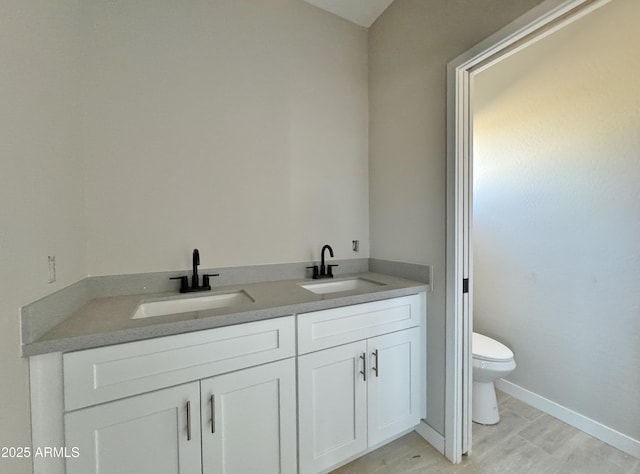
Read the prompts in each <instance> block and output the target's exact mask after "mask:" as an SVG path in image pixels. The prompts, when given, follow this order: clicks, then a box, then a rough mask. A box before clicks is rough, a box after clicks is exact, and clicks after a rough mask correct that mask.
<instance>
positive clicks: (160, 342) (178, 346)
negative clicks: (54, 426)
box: [63, 316, 295, 411]
mask: <svg viewBox="0 0 640 474" xmlns="http://www.w3.org/2000/svg"><path fill="white" fill-rule="evenodd" d="M293 355H295V324H294V319H293V316H287V317H283V318H276V319H269V320H266V321H258V322H255V323H246V324H238V325H235V326H228V327H222V328H216V329H209V330H205V331H198V332H192V333H188V334H179V335H176V336H167V337H160V338H157V339H150V340H146V341H138V342H130V343H126V344H118V345H114V346H108V347H101V348H97V349H89V350H86V351H78V352H71V353H68V354H64V356H63V367H64V403H65V410H66V411H70V410H75V409H77V408H82V407H85V406H89V405H95V404H97V403H102V402H105V401H109V400H115V399H117V398H122V397H128V396H130V395H135V394H138V393H144V392H149V391H151V390H156V389H159V388H164V387H168V386H171V385H176V384H179V383H184V382H188V381H190V380H197V379H201V378H204V377H210V376H212V375H216V374H221V373H224V372H230V371H233V370H238V369H242V368H245V367H251V366H254V365H259V364H264V363H266V362H271V361H274V360H279V359H284V358H287V357H291V356H293Z"/></svg>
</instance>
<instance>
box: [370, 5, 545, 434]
mask: <svg viewBox="0 0 640 474" xmlns="http://www.w3.org/2000/svg"><path fill="white" fill-rule="evenodd" d="M538 3H540V0H513V1H509V2H505V1H500V0H486V1H482V2H478V1H477V0H429V1H425V0H395V1H394V2H393V3H392V4H391V6H389V8H387V10H386V11H385V12H384V13H383V14H382V16H381V17H380V18H378V20H377V21H376V22H375V23H374V24H373V25H372V27H371V28H370V30H369V108H370V126H369V134H370V145H369V146H370V158H369V173H370V185H369V186H370V191H369V195H370V213H371V217H370V219H371V257H372V258H379V259H386V260H396V261H402V262H409V263H418V264H429V265H433V268H434V285H433V287H434V292H433V295H430V296H429V301H428V306H429V307H428V313H429V318H428V328H427V333H428V342H427V345H428V348H429V354H428V357H427V359H428V360H427V362H428V382H427V384H428V387H429V393H428V396H427V421H428V423H429V424H430V425H431V426H432V427H433V428H434V429H436V430H437V431H439V432H440V433H441V434H443V433H444V363H445V362H444V357H445V299H444V298H445V292H444V289H445V288H444V282H445V256H446V218H447V216H446V189H445V188H446V66H447V63H448V62H449V61H450V60H452V59H454V58H455V57H456V56H458V55H460V54H462V53H463V52H464V51H466V50H467V49H469V48H471V47H472V46H473V45H474V44H476V43H478V42H479V41H480V40H482V39H484V38H485V37H487V36H489V35H490V34H491V33H494V32H495V31H497V30H499V29H500V28H501V27H503V26H504V25H506V24H507V23H509V22H510V21H512V20H514V19H515V18H517V17H518V16H520V15H522V14H523V13H525V12H526V11H527V10H529V9H530V8H532V7H533V6H535V5H536V4H538Z"/></svg>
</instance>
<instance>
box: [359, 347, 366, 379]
mask: <svg viewBox="0 0 640 474" xmlns="http://www.w3.org/2000/svg"><path fill="white" fill-rule="evenodd" d="M360 358H361V359H362V370H361V371H360V373H361V374H362V378H363V380H364V381H365V382H366V381H367V353H366V352H363V353H362V355H361V356H360Z"/></svg>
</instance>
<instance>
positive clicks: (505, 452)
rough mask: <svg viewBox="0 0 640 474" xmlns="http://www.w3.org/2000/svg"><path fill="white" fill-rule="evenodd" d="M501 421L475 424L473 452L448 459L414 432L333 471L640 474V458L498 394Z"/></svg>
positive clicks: (364, 473)
mask: <svg viewBox="0 0 640 474" xmlns="http://www.w3.org/2000/svg"><path fill="white" fill-rule="evenodd" d="M498 400H499V405H500V417H501V419H500V422H499V423H498V424H497V425H494V426H482V425H478V424H475V423H474V424H473V453H472V455H471V456H469V457H467V456H464V457H463V461H462V463H461V464H458V465H454V464H451V463H449V461H447V460H446V459H445V458H444V457H443V456H442V455H441V454H440V453H439V452H438V451H436V450H435V449H434V448H433V447H431V445H429V444H428V443H427V442H426V441H424V440H423V439H422V438H421V437H420V436H419V435H418V434H416V433H410V434H408V435H406V436H403V437H402V438H400V439H397V440H396V441H394V442H392V443H390V444H388V445H386V446H383V447H381V448H379V449H377V450H375V451H373V452H371V453H369V454H367V455H366V456H363V457H361V458H360V459H356V460H355V461H353V462H352V463H350V464H347V465H346V466H343V467H342V468H340V469H338V470H336V471H333V474H402V473H412V474H418V473H434V474H436V473H460V474H479V473H482V474H493V473H509V474H514V473H526V474H538V473H540V474H547V473H549V474H573V473H575V474H640V460H639V459H636V458H634V457H633V456H629V455H628V454H625V453H623V452H622V451H619V450H618V449H615V448H613V447H611V446H609V445H607V444H605V443H603V442H602V441H599V440H597V439H595V438H593V437H591V436H589V435H587V434H585V433H583V432H582V431H579V430H577V429H575V428H573V427H571V426H569V425H567V424H565V423H563V422H561V421H560V420H558V419H556V418H553V417H551V416H549V415H547V414H545V413H543V412H541V411H539V410H536V409H535V408H533V407H531V406H529V405H526V404H524V403H522V402H521V401H519V400H517V399H515V398H512V397H510V396H508V395H506V394H504V393H501V392H499V393H498Z"/></svg>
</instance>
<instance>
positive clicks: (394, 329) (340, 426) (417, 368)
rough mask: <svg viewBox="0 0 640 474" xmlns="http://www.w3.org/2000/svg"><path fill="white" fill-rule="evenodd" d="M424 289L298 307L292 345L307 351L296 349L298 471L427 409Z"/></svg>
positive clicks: (380, 436)
mask: <svg viewBox="0 0 640 474" xmlns="http://www.w3.org/2000/svg"><path fill="white" fill-rule="evenodd" d="M423 296H424V295H412V296H407V297H401V298H395V299H390V300H383V301H376V302H372V303H365V304H360V305H354V306H349V307H343V308H336V309H331V310H326V311H317V312H314V313H306V314H300V315H298V350H299V353H301V352H303V351H307V352H308V353H306V354H304V355H299V357H298V425H299V456H300V472H301V474H310V473H317V472H325V471H327V470H328V469H329V468H331V467H334V466H336V465H339V464H341V463H342V462H344V461H346V460H348V459H352V458H354V457H356V456H357V455H359V454H362V453H364V452H365V451H367V450H368V449H370V448H373V447H376V446H379V445H381V444H382V443H384V442H385V441H387V440H390V439H392V438H394V437H395V436H397V435H400V434H402V433H404V432H406V431H408V430H410V429H411V428H413V427H414V426H415V425H417V424H418V423H419V422H420V419H421V418H423V417H424V416H425V414H424V400H423V393H424V362H423V360H424V358H423V357H422V354H423V335H422V331H421V328H423V327H424V326H423V325H422V324H421V321H422V319H423V314H424V299H423ZM350 341H353V342H350ZM332 346H334V347H332ZM318 348H320V350H316V351H314V350H315V349H318ZM312 351H313V352H312Z"/></svg>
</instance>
